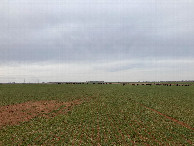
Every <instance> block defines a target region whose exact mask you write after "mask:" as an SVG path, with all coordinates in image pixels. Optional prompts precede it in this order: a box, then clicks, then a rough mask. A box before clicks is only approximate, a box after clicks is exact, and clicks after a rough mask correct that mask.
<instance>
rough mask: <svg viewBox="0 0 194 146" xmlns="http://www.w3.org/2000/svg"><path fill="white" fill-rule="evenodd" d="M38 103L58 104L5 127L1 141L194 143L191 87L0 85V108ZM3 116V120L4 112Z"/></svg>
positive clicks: (31, 143)
mask: <svg viewBox="0 0 194 146" xmlns="http://www.w3.org/2000/svg"><path fill="white" fill-rule="evenodd" d="M40 101H44V102H47V103H46V104H47V105H48V104H50V102H49V101H51V102H52V104H53V103H55V102H56V104H57V103H58V104H57V105H58V106H56V108H55V109H54V108H53V109H51V110H47V112H45V114H44V115H46V116H43V114H34V116H31V117H30V118H29V119H28V120H25V121H21V122H16V123H14V124H13V123H12V124H11V123H6V124H4V125H2V126H1V127H0V145H16V144H19V145H41V144H42V145H52V144H58V145H61V144H65V145H192V144H193V143H194V129H193V128H194V122H193V121H194V114H193V113H194V86H193V85H192V86H170V87H169V86H168V87H167V86H156V85H152V86H132V85H125V86H122V85H119V84H116V85H113V84H112V85H109V84H108V85H98V84H95V85H87V84H81V85H71V84H70V85H66V84H61V85H55V84H3V85H0V108H1V109H3V108H10V107H11V106H14V105H21V104H23V106H24V105H29V104H31V103H37V102H40ZM24 103H26V104H24ZM59 103H60V104H59ZM8 105H9V106H8ZM30 108H31V107H30ZM5 110H6V109H5ZM43 110H44V109H42V111H43ZM23 112H25V110H23ZM32 112H33V111H32ZM43 112H44V111H43ZM52 113H53V114H52ZM0 114H1V117H0V118H1V119H0V120H2V121H3V120H4V119H3V118H4V117H3V116H2V110H1V113H0ZM31 115H33V113H31ZM8 118H9V117H8Z"/></svg>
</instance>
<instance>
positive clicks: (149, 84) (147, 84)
mask: <svg viewBox="0 0 194 146" xmlns="http://www.w3.org/2000/svg"><path fill="white" fill-rule="evenodd" d="M124 85H125V84H123V86H124ZM131 85H133V86H138V85H146V86H152V85H157V86H190V85H189V84H167V83H165V84H160V83H142V84H131Z"/></svg>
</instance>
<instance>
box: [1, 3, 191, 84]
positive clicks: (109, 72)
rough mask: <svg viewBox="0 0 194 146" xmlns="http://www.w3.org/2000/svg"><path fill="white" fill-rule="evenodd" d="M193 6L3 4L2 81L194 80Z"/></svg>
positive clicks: (167, 4) (168, 4)
mask: <svg viewBox="0 0 194 146" xmlns="http://www.w3.org/2000/svg"><path fill="white" fill-rule="evenodd" d="M193 14H194V1H193V0H1V1H0V82H23V81H24V79H25V80H26V82H38V81H39V82H48V81H88V80H104V81H160V80H193V79H194V15H193Z"/></svg>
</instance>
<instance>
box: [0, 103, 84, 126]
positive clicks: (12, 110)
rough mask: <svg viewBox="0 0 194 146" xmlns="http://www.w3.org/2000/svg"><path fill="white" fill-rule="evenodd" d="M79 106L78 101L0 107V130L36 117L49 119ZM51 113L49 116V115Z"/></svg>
mask: <svg viewBox="0 0 194 146" xmlns="http://www.w3.org/2000/svg"><path fill="white" fill-rule="evenodd" d="M78 104H81V101H80V100H74V101H72V102H59V101H55V100H52V101H36V102H31V101H29V102H25V103H21V104H15V105H7V106H2V107H0V128H1V127H2V126H5V125H17V124H19V123H20V122H25V121H29V120H31V119H32V118H35V117H37V116H44V117H47V118H48V117H51V116H56V115H58V114H62V113H65V112H67V111H69V110H71V108H72V107H73V106H75V105H78ZM50 113H51V114H50ZM49 114H50V115H49Z"/></svg>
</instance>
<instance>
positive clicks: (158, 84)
mask: <svg viewBox="0 0 194 146" xmlns="http://www.w3.org/2000/svg"><path fill="white" fill-rule="evenodd" d="M58 84H62V83H58ZM65 84H91V83H84V82H81V83H79V82H69V83H65ZM92 84H122V85H123V86H125V85H132V86H152V85H156V86H190V85H189V84H180V83H179V84H170V83H110V82H109V83H108V82H107V83H106V82H104V83H92Z"/></svg>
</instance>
